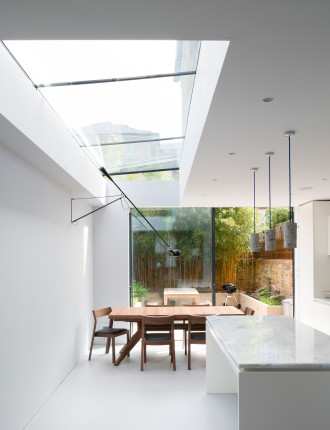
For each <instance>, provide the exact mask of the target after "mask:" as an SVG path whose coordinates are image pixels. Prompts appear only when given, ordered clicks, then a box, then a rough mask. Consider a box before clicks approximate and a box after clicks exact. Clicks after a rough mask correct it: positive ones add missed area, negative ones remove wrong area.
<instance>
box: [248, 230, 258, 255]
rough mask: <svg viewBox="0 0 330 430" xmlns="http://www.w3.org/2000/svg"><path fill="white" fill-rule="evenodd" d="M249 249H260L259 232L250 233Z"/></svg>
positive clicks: (256, 250) (255, 250) (253, 250)
mask: <svg viewBox="0 0 330 430" xmlns="http://www.w3.org/2000/svg"><path fill="white" fill-rule="evenodd" d="M250 251H251V252H259V251H260V242H259V234H258V233H251V234H250Z"/></svg>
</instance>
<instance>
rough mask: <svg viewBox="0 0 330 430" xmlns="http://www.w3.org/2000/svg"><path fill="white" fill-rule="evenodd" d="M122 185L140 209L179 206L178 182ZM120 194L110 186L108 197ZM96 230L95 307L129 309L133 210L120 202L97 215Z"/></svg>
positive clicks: (95, 220) (124, 182) (94, 233)
mask: <svg viewBox="0 0 330 430" xmlns="http://www.w3.org/2000/svg"><path fill="white" fill-rule="evenodd" d="M118 184H119V186H120V188H121V189H122V190H123V191H124V192H125V193H126V194H127V196H128V197H129V198H130V199H131V200H132V201H133V203H134V204H135V205H136V206H137V207H138V208H143V207H157V206H158V207H166V206H168V207H175V206H179V183H178V181H145V182H133V181H123V182H119V181H118ZM116 193H117V194H118V190H116V188H115V187H114V186H113V185H111V184H110V183H108V190H107V194H108V195H113V194H116ZM93 230H94V231H93V238H94V244H93V248H94V264H93V268H94V308H103V307H106V306H111V307H113V308H114V307H116V306H129V211H128V210H124V209H123V208H122V206H121V203H120V202H116V203H114V204H113V205H110V206H108V207H107V208H105V209H102V210H99V211H98V212H96V213H95V214H94V215H93ZM150 234H152V233H150ZM106 322H107V321H106V320H105V319H104V324H106Z"/></svg>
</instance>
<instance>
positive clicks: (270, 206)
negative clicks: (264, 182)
mask: <svg viewBox="0 0 330 430" xmlns="http://www.w3.org/2000/svg"><path fill="white" fill-rule="evenodd" d="M268 165H269V230H271V229H272V198H271V191H270V156H269V160H268Z"/></svg>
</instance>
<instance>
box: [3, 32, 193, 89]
mask: <svg viewBox="0 0 330 430" xmlns="http://www.w3.org/2000/svg"><path fill="white" fill-rule="evenodd" d="M4 43H5V44H6V46H7V47H8V49H9V50H10V51H11V53H12V54H13V56H14V57H15V58H16V59H17V60H18V62H19V63H20V64H21V66H22V67H23V69H24V70H25V72H26V73H27V74H28V75H29V77H30V78H31V79H32V81H33V82H34V83H35V84H46V83H47V84H48V83H55V82H74V81H82V80H95V79H106V78H124V77H132V76H145V75H156V74H165V73H174V72H176V73H178V72H185V71H193V70H196V66H197V60H198V54H199V45H200V42H198V41H188V42H185V41H175V40H23V41H20V40H17V41H16V40H13V41H5V42H4Z"/></svg>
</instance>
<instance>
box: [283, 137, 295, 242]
mask: <svg viewBox="0 0 330 430" xmlns="http://www.w3.org/2000/svg"><path fill="white" fill-rule="evenodd" d="M294 135H295V131H293V130H290V131H286V132H285V133H284V136H288V137H289V221H287V222H286V223H285V224H284V248H297V223H295V222H293V214H292V206H291V136H294Z"/></svg>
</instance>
